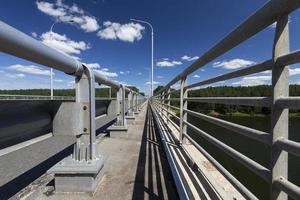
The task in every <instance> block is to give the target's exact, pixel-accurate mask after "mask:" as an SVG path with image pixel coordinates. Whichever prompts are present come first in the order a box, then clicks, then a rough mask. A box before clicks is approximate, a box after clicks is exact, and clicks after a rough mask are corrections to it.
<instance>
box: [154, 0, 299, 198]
mask: <svg viewBox="0 0 300 200" xmlns="http://www.w3.org/2000/svg"><path fill="white" fill-rule="evenodd" d="M299 7H300V1H296V0H292V1H288V0H270V1H268V2H267V3H266V4H265V5H264V6H263V7H262V8H261V9H259V10H258V11H256V12H255V13H254V14H253V15H252V16H250V17H249V18H248V19H247V20H246V21H245V22H244V23H242V24H241V25H239V26H238V27H237V28H236V29H234V30H233V31H232V32H231V33H230V34H228V35H227V36H226V37H225V38H223V39H222V40H221V41H220V42H219V43H217V44H216V45H215V46H213V47H212V48H211V49H209V50H208V51H207V52H205V53H204V54H203V55H202V56H200V58H199V59H198V60H196V61H195V62H194V63H193V64H192V65H191V66H189V67H188V68H186V69H185V70H184V71H183V72H182V73H180V74H179V75H177V76H176V77H175V78H174V79H173V80H171V81H170V82H169V83H168V84H167V85H165V87H164V88H162V89H161V90H160V91H159V92H158V93H157V96H155V97H153V98H154V101H151V102H154V103H153V105H154V108H155V109H156V110H161V109H162V108H163V110H164V111H166V114H165V112H157V113H158V114H160V115H161V116H162V117H165V120H166V121H167V123H166V124H168V123H169V122H171V124H170V125H171V126H172V125H173V126H174V127H176V126H177V125H176V123H174V122H173V120H172V119H171V118H174V119H177V120H178V119H179V121H180V123H179V124H180V130H181V133H180V134H181V135H184V136H185V137H186V138H187V139H189V140H190V142H192V144H193V145H194V146H195V147H197V149H199V151H201V152H202V153H203V154H205V155H206V157H207V158H209V159H210V160H211V161H212V162H213V163H214V165H215V166H216V167H217V168H218V169H219V170H220V171H222V173H224V175H226V177H228V179H229V180H230V181H231V183H232V184H234V185H235V186H236V187H237V189H238V190H239V191H240V192H241V193H243V194H244V196H245V197H246V198H249V199H256V197H255V196H254V195H253V194H251V192H249V191H248V190H247V188H245V187H244V186H243V185H242V184H240V183H239V182H238V181H237V180H236V179H235V177H233V176H232V175H231V174H229V172H228V171H226V170H225V169H224V168H223V167H222V166H221V165H220V164H219V163H218V162H217V161H216V160H215V159H214V158H213V157H211V156H210V155H209V154H208V153H207V152H206V151H205V150H204V149H203V148H202V147H200V146H199V145H198V144H196V142H195V141H193V140H192V138H191V137H190V136H189V133H182V132H183V131H182V123H181V122H183V124H186V125H188V126H189V127H190V128H191V129H193V130H194V131H195V132H197V133H199V134H200V135H201V137H203V138H206V139H207V140H208V141H209V142H210V143H212V144H214V145H215V146H216V147H217V148H220V149H221V150H222V151H223V152H224V153H227V154H229V155H230V156H232V157H233V158H234V159H235V160H236V161H238V162H241V163H242V164H244V165H245V166H246V167H247V168H248V169H249V170H251V171H253V172H254V173H256V174H258V175H259V176H261V177H262V178H263V179H264V180H265V181H266V182H268V183H269V186H270V196H271V199H287V198H288V195H290V196H291V197H294V198H296V199H297V198H299V196H298V194H299V193H300V189H299V187H295V185H294V184H293V183H291V182H289V181H288V180H287V174H288V167H287V166H288V159H287V155H288V153H290V154H294V155H296V156H300V152H299V149H300V145H299V143H298V142H295V141H292V140H288V132H289V131H288V109H289V108H293V109H298V108H299V107H300V97H289V85H288V78H289V69H288V66H287V65H289V64H295V63H298V62H300V51H299V50H297V51H294V52H289V43H290V42H289V31H288V14H289V13H290V12H292V11H294V10H295V9H297V8H299ZM274 22H276V33H275V39H274V44H273V46H274V47H273V57H272V58H271V59H269V60H266V61H263V62H261V63H259V64H255V65H253V66H250V67H245V68H243V69H239V70H236V71H233V72H229V73H226V74H223V75H219V76H216V77H212V78H209V79H206V80H203V81H200V82H196V83H193V84H191V85H186V86H184V87H182V85H183V83H184V82H183V81H182V80H185V79H187V76H188V75H190V74H192V73H193V72H195V71H196V70H198V69H199V68H201V67H203V66H205V65H206V64H208V63H209V62H211V61H213V60H214V59H216V58H218V57H220V56H221V55H223V54H224V53H226V52H227V51H229V50H230V49H232V48H233V47H235V46H237V45H238V44H240V43H242V42H243V41H245V40H246V39H249V38H250V37H251V36H253V35H255V34H256V33H258V32H260V31H262V30H263V29H265V28H266V27H268V26H269V25H270V24H272V23H274ZM267 70H270V71H272V93H271V97H203V96H202V95H201V97H187V95H186V94H185V93H184V90H183V88H184V89H196V87H199V86H204V85H209V84H212V83H216V82H220V81H226V80H229V79H233V78H237V77H243V76H247V75H251V74H255V73H259V72H264V71H267ZM178 81H180V82H181V87H180V93H179V92H178V90H177V91H176V90H174V91H170V88H171V87H172V86H173V85H174V84H176V83H177V82H178ZM200 91H201V90H200ZM172 92H176V93H177V94H179V95H180V97H179V98H170V96H168V97H167V99H168V101H167V103H165V102H163V101H161V100H162V99H163V98H164V97H166V95H168V94H169V93H172ZM171 101H179V102H180V117H179V118H178V117H177V116H173V115H174V114H173V113H172V112H170V111H169V110H168V109H170V108H173V109H177V108H176V107H174V106H172V105H170V104H169V103H168V102H171ZM184 102H197V103H211V104H227V105H245V106H262V107H271V109H272V115H271V118H272V120H271V121H272V124H271V126H272V130H271V133H266V132H262V131H258V130H255V129H252V128H248V127H245V126H241V125H238V124H235V123H232V122H227V121H225V120H222V119H218V118H215V117H210V116H207V115H204V114H201V113H198V112H195V111H193V110H188V109H187V108H183V106H184ZM164 107H167V109H165V108H164ZM170 113H172V114H173V115H172V114H170ZM184 113H187V114H189V115H192V116H194V117H198V118H201V119H203V120H206V121H208V122H210V123H213V124H216V125H218V126H221V127H223V128H226V129H229V130H232V131H234V132H236V133H239V134H241V135H244V136H246V137H249V138H252V139H255V140H256V141H257V142H261V143H264V144H266V145H268V146H270V147H271V152H272V155H270V159H271V166H269V167H268V169H267V168H265V167H263V166H261V165H260V164H258V163H257V162H255V161H253V160H251V159H249V158H248V157H246V156H244V155H242V154H241V153H240V152H238V151H236V150H234V149H232V148H231V147H229V146H227V145H225V144H224V143H222V142H220V141H218V140H217V139H216V138H214V137H212V136H211V135H209V134H207V133H205V132H204V131H202V130H201V129H200V128H201V127H200V128H198V127H196V126H194V125H193V124H190V123H188V122H187V120H184V119H183V118H184V117H185V116H184ZM200 126H201V125H200ZM282 180H284V181H282ZM279 183H280V184H279Z"/></svg>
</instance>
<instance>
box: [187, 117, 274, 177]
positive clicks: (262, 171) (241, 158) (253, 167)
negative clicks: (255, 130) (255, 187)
mask: <svg viewBox="0 0 300 200" xmlns="http://www.w3.org/2000/svg"><path fill="white" fill-rule="evenodd" d="M183 123H185V124H186V125H187V126H188V127H190V128H191V129H193V130H194V131H196V132H197V133H199V134H200V135H201V136H202V137H204V138H205V139H207V140H208V141H209V142H211V143H212V144H214V145H215V146H216V147H218V148H219V149H221V150H223V152H225V153H226V154H227V155H229V156H231V157H232V158H234V159H235V160H236V161H238V162H239V163H241V164H243V165H244V166H245V167H247V168H248V169H249V170H250V171H252V172H253V173H255V174H256V175H258V176H260V177H261V178H263V179H264V180H265V181H267V182H270V176H271V173H270V170H269V169H267V168H265V167H264V166H262V165H260V164H259V163H257V162H255V161H253V160H252V159H250V158H248V157H247V156H245V155H243V154H241V153H240V152H238V151H237V150H235V149H233V148H232V147H230V146H228V145H226V144H225V143H223V142H221V141H219V140H218V139H216V138H214V137H212V136H211V135H209V134H208V133H206V132H204V131H202V130H201V129H199V128H198V127H196V126H194V125H192V124H191V123H189V122H187V121H183Z"/></svg>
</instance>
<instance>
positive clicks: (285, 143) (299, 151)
mask: <svg viewBox="0 0 300 200" xmlns="http://www.w3.org/2000/svg"><path fill="white" fill-rule="evenodd" d="M275 145H276V146H277V147H278V148H279V149H281V150H284V151H287V152H288V153H291V154H293V155H295V156H299V157H300V143H299V142H294V141H291V140H288V139H284V138H280V139H278V140H276V142H275Z"/></svg>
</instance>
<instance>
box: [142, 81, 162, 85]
mask: <svg viewBox="0 0 300 200" xmlns="http://www.w3.org/2000/svg"><path fill="white" fill-rule="evenodd" d="M145 84H146V85H151V82H150V81H147V82H146V83H145ZM160 84H161V82H157V81H153V85H160Z"/></svg>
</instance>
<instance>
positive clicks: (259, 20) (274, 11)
mask: <svg viewBox="0 0 300 200" xmlns="http://www.w3.org/2000/svg"><path fill="white" fill-rule="evenodd" d="M299 6H300V1H298V0H289V1H285V0H271V1H268V2H267V3H266V4H265V5H264V6H263V7H262V8H260V9H259V10H257V11H256V12H255V13H254V14H253V15H251V16H250V17H249V18H248V19H246V20H245V21H244V22H243V23H242V24H240V25H239V26H238V27H237V28H235V29H234V30H233V31H232V32H231V33H229V34H228V35H227V36H226V37H224V38H223V39H222V40H221V41H220V42H218V43H217V44H216V45H215V46H213V47H212V48H211V49H209V50H208V51H207V52H205V53H204V54H203V55H202V56H200V58H199V59H198V60H196V61H195V62H194V63H193V64H192V65H190V66H189V67H188V68H186V69H185V70H184V71H183V72H182V73H180V74H179V75H177V76H176V77H175V78H174V79H173V80H171V81H170V82H169V83H168V84H167V85H166V86H165V87H164V88H162V89H161V90H160V91H159V93H160V92H161V91H163V90H165V89H166V88H169V87H170V86H171V85H174V84H175V83H176V82H177V81H179V80H180V79H181V78H182V77H185V76H187V75H189V74H191V73H193V72H195V71H196V70H197V69H199V68H201V67H203V66H204V65H206V64H208V63H209V62H211V61H212V60H214V59H216V58H217V57H219V56H221V55H223V54H224V53H226V52H227V51H229V50H231V49H232V48H234V47H235V46H237V45H239V44H240V43H242V42H243V41H245V40H247V39H248V38H250V37H251V36H253V35H255V34H256V33H258V32H260V31H262V30H263V29H265V28H266V27H268V26H269V25H271V24H272V23H274V22H275V21H276V20H277V19H278V16H282V15H283V14H288V13H290V12H292V11H293V10H295V9H297V8H298V7H299Z"/></svg>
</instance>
